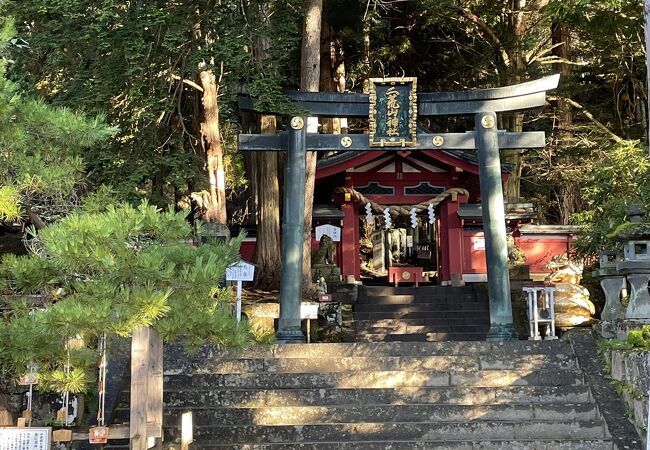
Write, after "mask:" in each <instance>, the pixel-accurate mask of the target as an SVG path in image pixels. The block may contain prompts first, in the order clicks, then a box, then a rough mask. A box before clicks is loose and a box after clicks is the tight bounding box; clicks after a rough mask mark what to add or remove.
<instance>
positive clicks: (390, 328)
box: [354, 319, 490, 334]
mask: <svg viewBox="0 0 650 450" xmlns="http://www.w3.org/2000/svg"><path fill="white" fill-rule="evenodd" d="M354 326H355V330H356V332H357V334H361V333H406V334H409V333H487V332H488V331H489V330H490V326H489V325H487V324H481V325H468V324H466V323H463V324H458V325H455V324H454V325H451V324H448V325H445V324H444V323H440V322H439V321H433V320H417V319H411V320H408V321H399V320H394V319H383V320H372V321H371V320H360V321H357V322H356V323H355V324H354Z"/></svg>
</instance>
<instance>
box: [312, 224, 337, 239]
mask: <svg viewBox="0 0 650 450" xmlns="http://www.w3.org/2000/svg"><path fill="white" fill-rule="evenodd" d="M324 234H326V235H328V236H329V237H331V238H332V240H333V241H334V242H341V228H340V227H337V226H335V225H329V224H327V225H319V226H317V227H316V240H317V241H320V238H322V237H323V235H324Z"/></svg>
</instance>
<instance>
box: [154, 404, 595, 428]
mask: <svg viewBox="0 0 650 450" xmlns="http://www.w3.org/2000/svg"><path fill="white" fill-rule="evenodd" d="M194 411H195V414H196V417H195V418H194V425H195V426H198V427H203V426H212V425H214V424H217V423H220V422H225V423H233V424H237V425H258V426H275V425H282V426H289V425H314V424H319V425H336V424H351V423H363V422H370V423H411V422H421V423H434V422H440V423H446V422H459V423H462V422H468V421H477V422H484V421H486V422H516V421H527V422H534V421H542V422H543V421H550V422H553V421H567V422H571V421H576V422H585V421H594V420H598V418H599V413H598V409H597V408H596V405H594V404H592V403H569V404H546V405H526V404H500V405H479V406H476V405H441V404H433V405H363V406H358V405H354V404H347V405H346V404H343V405H337V406H275V407H261V408H230V407H225V408H224V407H219V408H212V407H206V408H202V409H198V408H197V409H194ZM183 412H185V408H167V409H166V411H165V413H166V414H165V419H166V421H168V423H174V422H178V421H179V420H180V418H181V415H182V414H183Z"/></svg>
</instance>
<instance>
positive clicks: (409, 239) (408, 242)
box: [406, 236, 413, 247]
mask: <svg viewBox="0 0 650 450" xmlns="http://www.w3.org/2000/svg"><path fill="white" fill-rule="evenodd" d="M406 246H407V247H413V236H406Z"/></svg>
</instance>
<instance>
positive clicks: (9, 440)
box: [0, 427, 52, 450]
mask: <svg viewBox="0 0 650 450" xmlns="http://www.w3.org/2000/svg"><path fill="white" fill-rule="evenodd" d="M51 436H52V428H38V427H28V428H17V427H1V428H0V450H49V449H50V443H51V439H50V438H51Z"/></svg>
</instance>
